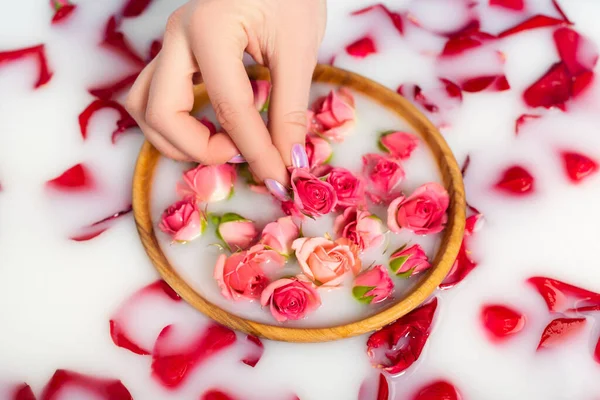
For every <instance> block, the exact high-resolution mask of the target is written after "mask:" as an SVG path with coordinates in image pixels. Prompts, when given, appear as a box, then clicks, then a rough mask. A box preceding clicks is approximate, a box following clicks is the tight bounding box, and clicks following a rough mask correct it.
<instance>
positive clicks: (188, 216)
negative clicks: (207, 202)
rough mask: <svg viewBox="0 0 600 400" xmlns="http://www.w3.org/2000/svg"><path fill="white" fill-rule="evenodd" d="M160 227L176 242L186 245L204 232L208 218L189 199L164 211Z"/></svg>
mask: <svg viewBox="0 0 600 400" xmlns="http://www.w3.org/2000/svg"><path fill="white" fill-rule="evenodd" d="M158 227H159V228H160V230H161V231H163V232H165V233H167V234H169V235H170V236H171V237H172V238H173V240H174V241H175V242H179V243H186V242H190V241H192V240H194V239H196V238H197V237H198V236H200V235H201V234H202V233H203V232H204V229H205V228H206V216H205V215H204V213H203V212H202V211H201V210H199V209H198V206H197V205H196V202H195V201H194V200H193V199H191V198H188V199H185V200H181V201H178V202H177V203H175V204H173V205H171V206H169V208H167V209H166V210H165V211H164V213H163V215H162V217H161V221H160V223H159V224H158Z"/></svg>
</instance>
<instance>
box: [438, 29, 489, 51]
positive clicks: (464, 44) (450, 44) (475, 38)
mask: <svg viewBox="0 0 600 400" xmlns="http://www.w3.org/2000/svg"><path fill="white" fill-rule="evenodd" d="M494 39H495V38H494V36H492V35H490V34H489V33H485V32H479V31H475V32H468V33H467V34H463V35H460V36H454V37H452V38H450V39H449V40H448V41H447V42H446V45H445V46H444V49H443V50H442V54H441V55H442V56H446V57H448V56H456V55H459V54H462V53H464V52H466V51H468V50H472V49H475V48H477V47H479V46H482V45H483V44H485V43H489V42H490V41H491V40H494Z"/></svg>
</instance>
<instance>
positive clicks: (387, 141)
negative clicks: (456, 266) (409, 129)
mask: <svg viewBox="0 0 600 400" xmlns="http://www.w3.org/2000/svg"><path fill="white" fill-rule="evenodd" d="M418 144H419V139H418V138H417V137H416V136H415V135H412V134H410V133H406V132H401V131H396V132H394V131H391V132H386V133H384V134H383V135H381V138H380V139H379V145H380V147H381V148H382V149H383V150H385V151H387V152H388V153H390V154H391V155H392V156H394V157H397V158H399V159H401V160H405V159H407V158H409V157H410V155H411V153H412V152H413V150H414V149H416V148H417V145H418Z"/></svg>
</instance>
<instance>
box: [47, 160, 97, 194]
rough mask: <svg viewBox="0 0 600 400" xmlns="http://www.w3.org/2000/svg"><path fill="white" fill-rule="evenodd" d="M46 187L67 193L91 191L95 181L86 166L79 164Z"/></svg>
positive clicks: (52, 180) (49, 182)
mask: <svg viewBox="0 0 600 400" xmlns="http://www.w3.org/2000/svg"><path fill="white" fill-rule="evenodd" d="M46 187H48V188H51V189H54V190H61V191H67V192H72V191H81V190H90V189H92V188H93V187H94V179H93V177H92V173H91V172H90V171H89V169H88V168H87V167H86V166H85V165H83V164H77V165H74V166H72V167H71V168H69V169H68V170H66V171H65V172H63V173H62V174H60V175H59V176H57V177H56V178H54V179H51V180H49V181H48V182H46Z"/></svg>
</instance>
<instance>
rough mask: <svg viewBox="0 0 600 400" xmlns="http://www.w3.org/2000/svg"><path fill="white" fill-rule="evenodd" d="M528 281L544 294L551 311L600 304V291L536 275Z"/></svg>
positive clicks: (541, 294) (562, 310) (543, 296)
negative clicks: (596, 291)
mask: <svg viewBox="0 0 600 400" xmlns="http://www.w3.org/2000/svg"><path fill="white" fill-rule="evenodd" d="M527 282H528V283H530V284H531V285H533V287H535V289H536V290H537V292H538V293H539V294H540V296H542V298H543V299H544V301H545V302H546V305H547V306H548V311H550V312H565V311H567V310H569V309H574V308H577V307H582V306H585V305H597V304H600V293H595V292H592V291H590V290H586V289H582V288H580V287H577V286H573V285H570V284H568V283H565V282H561V281H559V280H556V279H552V278H547V277H543V276H535V277H532V278H529V279H528V280H527Z"/></svg>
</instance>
